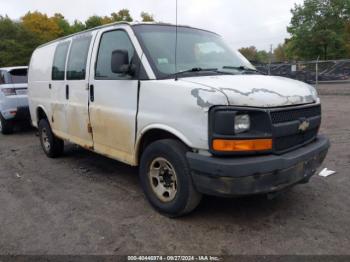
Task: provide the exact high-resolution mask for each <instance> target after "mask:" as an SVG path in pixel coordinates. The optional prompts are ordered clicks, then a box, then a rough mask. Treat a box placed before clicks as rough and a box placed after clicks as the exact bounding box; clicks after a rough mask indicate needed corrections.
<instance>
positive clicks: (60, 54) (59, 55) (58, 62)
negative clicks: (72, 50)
mask: <svg viewBox="0 0 350 262" xmlns="http://www.w3.org/2000/svg"><path fill="white" fill-rule="evenodd" d="M68 47H69V42H65V43H61V44H59V45H57V47H56V50H55V56H54V59H53V64H52V80H64V73H65V67H66V60H67V52H68Z"/></svg>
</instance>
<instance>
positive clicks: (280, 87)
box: [181, 75, 318, 107]
mask: <svg viewBox="0 0 350 262" xmlns="http://www.w3.org/2000/svg"><path fill="white" fill-rule="evenodd" d="M181 81H185V82H190V83H193V84H198V85H200V86H202V88H203V87H206V88H210V89H215V90H217V91H220V92H222V93H223V94H224V95H225V96H226V97H227V100H228V103H229V105H234V106H249V107H280V106H291V105H302V104H310V103H315V102H318V95H317V92H316V89H315V88H314V87H312V86H310V85H308V84H305V83H303V82H300V81H296V80H292V79H289V78H284V77H278V76H264V75H217V76H203V77H189V78H182V79H181ZM202 88H197V89H198V90H202ZM194 89H196V88H194Z"/></svg>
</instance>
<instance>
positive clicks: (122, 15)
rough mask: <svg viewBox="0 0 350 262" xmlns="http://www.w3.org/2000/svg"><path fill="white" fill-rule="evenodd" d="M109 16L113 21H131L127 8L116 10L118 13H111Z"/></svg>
mask: <svg viewBox="0 0 350 262" xmlns="http://www.w3.org/2000/svg"><path fill="white" fill-rule="evenodd" d="M111 18H112V21H113V22H121V21H125V22H132V21H133V19H132V17H131V15H130V12H129V10H128V9H121V10H119V11H118V13H112V14H111Z"/></svg>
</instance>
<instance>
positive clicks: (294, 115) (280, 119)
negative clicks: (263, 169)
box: [270, 105, 321, 153]
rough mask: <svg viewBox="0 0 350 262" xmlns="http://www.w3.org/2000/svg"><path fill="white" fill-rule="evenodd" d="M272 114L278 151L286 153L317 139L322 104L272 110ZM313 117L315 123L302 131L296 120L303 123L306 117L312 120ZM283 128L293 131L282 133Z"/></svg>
mask: <svg viewBox="0 0 350 262" xmlns="http://www.w3.org/2000/svg"><path fill="white" fill-rule="evenodd" d="M270 116H271V121H272V126H273V133H274V137H273V139H274V151H275V152H276V153H284V152H286V151H288V150H292V149H295V148H297V147H298V146H302V145H304V144H306V143H309V142H311V141H313V140H314V139H316V137H317V133H318V130H319V127H320V125H321V106H320V105H317V106H311V107H302V108H293V109H287V110H281V111H272V112H270ZM317 116H318V117H319V118H317ZM315 117H316V118H315ZM311 118H312V121H313V125H312V127H310V129H309V130H306V131H305V132H301V131H300V130H299V129H298V128H297V127H296V125H295V121H299V122H300V123H302V121H304V120H305V119H307V120H309V121H311ZM282 129H283V130H286V129H290V130H291V131H290V132H289V134H288V135H282V134H283V132H280V131H281V130H282Z"/></svg>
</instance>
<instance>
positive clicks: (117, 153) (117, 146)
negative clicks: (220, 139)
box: [29, 23, 318, 165]
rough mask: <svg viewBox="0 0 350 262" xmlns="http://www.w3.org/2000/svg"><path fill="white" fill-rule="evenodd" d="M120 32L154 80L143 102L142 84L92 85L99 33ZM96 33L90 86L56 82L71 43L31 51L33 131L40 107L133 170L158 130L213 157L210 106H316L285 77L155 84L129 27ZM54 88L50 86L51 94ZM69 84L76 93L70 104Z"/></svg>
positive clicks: (63, 128) (66, 131)
mask: <svg viewBox="0 0 350 262" xmlns="http://www.w3.org/2000/svg"><path fill="white" fill-rule="evenodd" d="M115 29H123V30H125V31H126V32H127V33H128V35H129V37H130V40H131V41H132V43H133V45H134V47H135V52H136V53H137V55H138V56H139V58H141V61H142V64H143V66H144V68H145V71H146V73H147V74H148V78H149V79H150V80H147V81H140V90H139V91H140V93H139V103H138V81H137V80H96V79H94V75H95V68H94V65H95V62H96V57H97V53H98V46H99V45H98V43H99V41H100V38H101V35H102V33H104V32H105V31H109V30H115ZM91 34H92V44H91V46H90V52H89V57H88V63H87V64H88V65H87V72H88V73H87V76H86V80H82V81H76V82H73V81H67V80H65V81H51V68H52V62H53V56H54V52H55V48H56V46H57V44H59V43H60V42H62V41H69V40H70V38H69V37H68V38H65V39H63V40H59V41H57V42H52V43H49V44H48V45H45V46H42V47H39V48H38V49H37V50H36V51H35V52H34V54H33V57H32V59H31V63H30V70H29V101H30V111H31V116H32V120H33V125H34V126H37V122H38V120H37V115H36V112H37V109H38V108H42V109H43V110H44V112H45V113H46V115H47V116H48V119H49V121H50V124H51V126H52V129H53V131H54V133H55V134H56V135H57V136H58V137H60V138H63V139H66V140H69V141H73V142H74V143H76V144H79V145H81V146H84V147H85V148H88V149H90V150H93V151H96V152H98V153H100V154H103V155H105V156H108V157H111V158H114V159H117V160H119V161H122V162H125V163H128V164H131V165H137V164H138V157H137V153H138V148H139V145H140V141H141V140H142V137H143V135H144V134H146V133H147V132H148V131H150V130H153V129H161V130H164V131H167V132H169V133H171V134H173V135H175V136H176V137H178V138H179V139H180V140H181V141H183V142H184V143H185V144H186V145H188V146H189V147H190V148H193V149H196V150H198V151H200V152H202V153H205V152H208V112H209V109H210V108H211V107H212V106H216V105H220V106H225V105H234V106H250V107H265V108H266V107H278V106H289V105H299V104H305V103H314V102H318V97H317V93H316V91H315V90H314V88H313V87H311V86H309V85H306V84H304V83H301V82H297V81H294V80H290V79H285V78H280V77H269V76H258V75H237V76H233V75H220V76H203V77H191V78H180V79H179V80H178V81H175V80H174V79H167V80H156V79H155V74H154V72H153V71H152V69H151V66H150V64H149V62H148V60H147V58H146V56H144V55H143V51H142V49H141V46H140V44H139V43H138V41H137V38H136V37H135V35H134V33H133V31H132V29H131V27H130V25H128V24H125V23H122V24H114V25H110V26H105V27H100V28H98V29H96V30H93V31H91ZM49 84H53V88H52V89H49V88H48V87H49ZM66 84H69V85H70V87H71V88H70V98H71V99H70V100H67V101H66V99H65V88H64V87H65V85H66ZM90 85H94V90H95V92H94V93H95V100H94V102H92V101H89V88H90ZM52 118H53V119H54V121H52ZM88 125H91V128H92V134H91V133H89V132H88Z"/></svg>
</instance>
